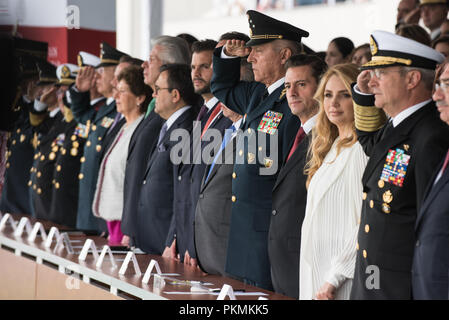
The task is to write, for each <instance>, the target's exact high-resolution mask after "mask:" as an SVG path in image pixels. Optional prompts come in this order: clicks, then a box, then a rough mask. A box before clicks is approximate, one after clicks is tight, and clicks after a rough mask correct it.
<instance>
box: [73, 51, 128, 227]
mask: <svg viewBox="0 0 449 320" xmlns="http://www.w3.org/2000/svg"><path fill="white" fill-rule="evenodd" d="M123 55H125V53H123V52H120V51H118V50H116V49H115V48H112V47H111V46H110V45H108V44H107V43H105V42H103V43H102V44H101V55H100V64H99V65H98V66H97V67H96V69H94V68H93V67H90V66H87V67H83V68H81V69H80V70H79V72H78V75H77V77H76V82H75V86H72V87H71V88H70V97H71V100H72V103H71V108H72V112H73V115H74V117H75V120H76V121H77V122H78V123H81V124H83V125H85V126H86V127H87V128H86V129H87V132H88V137H87V141H86V144H85V146H84V156H83V158H82V163H81V169H80V173H79V176H78V178H79V180H80V183H79V197H78V214H77V222H76V227H77V228H78V229H80V230H86V231H91V230H93V231H102V230H106V226H105V224H104V220H102V219H99V218H96V217H94V215H93V213H92V202H93V197H94V194H95V187H96V183H97V178H98V170H99V168H100V157H101V151H102V150H103V147H104V146H103V142H104V139H105V137H106V136H107V135H108V134H109V133H110V132H111V131H112V128H113V126H114V124H116V122H117V121H118V118H117V110H116V107H115V100H114V98H113V96H112V95H113V91H112V90H113V87H112V83H111V82H112V80H113V78H114V71H115V68H116V67H117V65H118V64H119V60H120V57H122V56H123ZM95 70H96V71H95ZM94 81H95V82H94ZM94 83H95V84H94ZM92 85H96V87H97V90H98V92H99V93H101V94H102V95H103V96H104V97H106V98H107V100H106V102H105V104H104V105H103V106H102V107H100V108H99V109H98V111H97V110H95V109H94V108H93V107H92V106H91V105H90V95H89V91H90V88H91V86H92Z"/></svg>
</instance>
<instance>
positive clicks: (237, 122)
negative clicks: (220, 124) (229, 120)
mask: <svg viewBox="0 0 449 320" xmlns="http://www.w3.org/2000/svg"><path fill="white" fill-rule="evenodd" d="M242 121H243V118H240V119H238V120H237V121H236V122H234V123H233V125H234V128H235V130H238V129H239V128H240V125H241V124H242Z"/></svg>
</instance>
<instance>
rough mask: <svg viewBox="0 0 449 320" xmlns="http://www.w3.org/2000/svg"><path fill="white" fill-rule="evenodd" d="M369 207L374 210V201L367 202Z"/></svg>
mask: <svg viewBox="0 0 449 320" xmlns="http://www.w3.org/2000/svg"><path fill="white" fill-rule="evenodd" d="M369 206H370V208H374V201H373V200H371V201H370V202H369Z"/></svg>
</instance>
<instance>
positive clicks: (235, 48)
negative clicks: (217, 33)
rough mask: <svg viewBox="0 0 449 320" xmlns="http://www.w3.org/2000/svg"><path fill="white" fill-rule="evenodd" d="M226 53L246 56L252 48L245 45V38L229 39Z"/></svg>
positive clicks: (232, 55) (233, 55) (234, 55)
mask: <svg viewBox="0 0 449 320" xmlns="http://www.w3.org/2000/svg"><path fill="white" fill-rule="evenodd" d="M224 53H225V54H226V55H228V56H231V57H246V56H247V55H249V54H250V53H251V48H247V47H245V41H243V40H236V39H232V40H228V41H226V44H225V47H224Z"/></svg>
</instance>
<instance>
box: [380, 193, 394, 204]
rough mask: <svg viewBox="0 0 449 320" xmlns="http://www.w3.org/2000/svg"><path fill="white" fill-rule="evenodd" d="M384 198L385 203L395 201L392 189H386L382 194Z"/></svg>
mask: <svg viewBox="0 0 449 320" xmlns="http://www.w3.org/2000/svg"><path fill="white" fill-rule="evenodd" d="M382 199H383V200H384V202H385V203H390V202H391V201H393V195H392V194H391V191H390V190H388V191H386V192H385V193H384V194H383V195H382Z"/></svg>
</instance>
